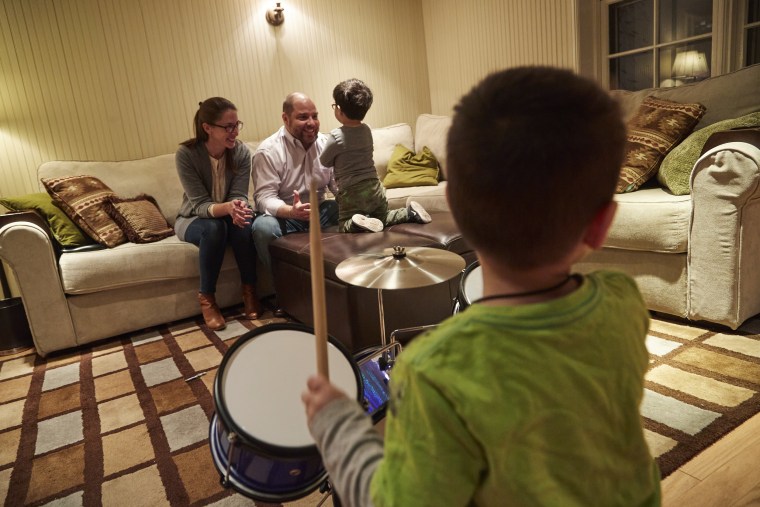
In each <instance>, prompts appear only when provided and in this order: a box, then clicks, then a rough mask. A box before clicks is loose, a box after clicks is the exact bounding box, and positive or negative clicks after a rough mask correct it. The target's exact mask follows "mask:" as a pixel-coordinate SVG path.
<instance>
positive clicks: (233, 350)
mask: <svg viewBox="0 0 760 507" xmlns="http://www.w3.org/2000/svg"><path fill="white" fill-rule="evenodd" d="M327 349H328V363H329V369H330V381H331V382H332V383H333V384H335V385H336V386H338V387H339V388H340V389H342V390H343V391H345V392H346V393H347V394H348V395H349V396H350V397H352V398H355V399H356V400H357V401H361V400H362V398H363V396H362V389H363V388H362V381H361V375H360V373H359V368H358V366H357V364H356V362H355V361H354V360H353V358H351V356H350V355H349V354H348V352H347V351H346V349H345V348H344V347H343V346H342V345H341V344H340V342H338V341H337V340H336V339H334V338H333V337H329V338H328V347H327ZM316 356H317V353H316V338H315V336H314V332H313V330H312V329H311V328H309V327H306V326H302V325H299V324H270V325H268V326H264V327H260V328H256V329H253V330H251V331H249V332H247V333H245V334H244V335H243V336H241V337H240V338H239V339H238V340H237V341H236V342H235V343H234V344H233V345H232V346H231V347H230V348H229V350H227V352H226V353H225V355H224V357H223V358H222V363H221V365H220V366H219V371H218V373H217V376H216V380H215V381H214V401H215V403H216V413H215V414H214V416H213V418H212V420H211V426H210V429H209V442H210V447H211V454H212V458H213V461H214V465H215V466H216V468H217V470H218V471H219V473H220V474H221V477H222V484H224V485H225V486H231V487H232V488H234V489H235V490H237V491H238V492H240V493H242V494H243V495H245V496H247V497H249V498H252V499H254V500H259V501H262V502H271V503H281V502H286V501H291V500H295V499H298V498H302V497H304V496H306V495H308V494H309V493H311V492H312V491H314V490H315V489H317V488H318V487H319V486H320V484H322V483H323V482H324V481H325V480H326V478H327V472H326V471H325V469H324V466H323V464H322V459H321V457H320V455H319V452H318V450H317V446H316V444H315V443H314V440H313V438H312V437H311V434H310V433H309V429H308V426H307V423H306V411H305V409H304V406H303V402H302V401H301V393H302V392H303V391H304V390H305V389H306V380H307V379H308V377H309V376H310V375H313V374H314V373H316Z"/></svg>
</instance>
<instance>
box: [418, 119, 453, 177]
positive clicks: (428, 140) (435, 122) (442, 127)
mask: <svg viewBox="0 0 760 507" xmlns="http://www.w3.org/2000/svg"><path fill="white" fill-rule="evenodd" d="M450 127H451V116H437V115H434V114H421V115H419V116H418V117H417V124H416V126H415V127H414V151H416V152H419V151H421V150H422V147H423V146H427V147H428V148H430V151H432V152H433V155H435V158H436V159H438V164H439V165H440V166H441V173H442V174H441V179H443V178H445V177H446V143H447V140H448V136H449V128H450Z"/></svg>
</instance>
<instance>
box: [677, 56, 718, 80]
mask: <svg viewBox="0 0 760 507" xmlns="http://www.w3.org/2000/svg"><path fill="white" fill-rule="evenodd" d="M709 73H710V69H708V68H707V58H705V54H704V53H702V52H701V51H682V52H680V53H678V54H677V55H676V59H675V61H674V62H673V73H672V75H673V77H674V78H677V79H683V80H684V81H692V80H693V81H697V80H699V79H704V78H706V77H707V76H708V75H709Z"/></svg>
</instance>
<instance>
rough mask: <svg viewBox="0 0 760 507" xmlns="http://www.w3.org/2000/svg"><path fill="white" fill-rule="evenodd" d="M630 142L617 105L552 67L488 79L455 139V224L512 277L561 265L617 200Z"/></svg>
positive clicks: (466, 105)
mask: <svg viewBox="0 0 760 507" xmlns="http://www.w3.org/2000/svg"><path fill="white" fill-rule="evenodd" d="M625 138H626V131H625V125H624V124H623V121H622V118H621V114H620V110H619V108H618V105H617V103H616V102H615V101H614V100H613V99H612V98H611V96H610V95H609V94H608V93H607V92H605V91H604V90H602V89H601V88H599V87H598V86H597V85H596V84H595V83H594V82H593V81H590V80H588V79H585V78H582V77H579V76H577V75H575V74H573V73H572V72H571V71H569V70H562V69H556V68H549V67H519V68H514V69H510V70H505V71H501V72H496V73H494V74H491V75H490V76H488V77H486V78H485V79H484V80H483V81H481V82H480V83H479V84H478V85H476V86H475V87H474V88H473V89H472V90H470V92H468V93H467V94H466V95H465V96H464V97H462V99H461V101H460V102H459V104H458V105H457V106H456V108H455V113H454V117H453V120H452V125H451V128H450V130H449V134H448V146H447V172H446V177H447V179H448V180H449V183H448V187H447V191H448V194H449V200H450V204H451V211H452V214H453V216H454V219H455V220H456V222H457V224H458V225H459V228H460V229H461V231H462V234H463V235H464V237H465V238H466V239H467V240H468V242H470V244H471V245H472V246H473V248H475V249H476V250H480V251H483V252H489V253H490V254H491V255H492V256H496V257H497V258H499V259H503V262H504V264H505V265H507V266H509V267H511V268H516V269H525V268H533V267H537V266H542V265H546V264H549V263H551V262H554V261H557V260H559V259H561V258H562V257H563V256H565V255H566V254H567V253H568V252H569V249H571V248H572V247H573V245H574V244H575V243H576V242H577V241H578V240H579V239H580V238H581V235H582V233H583V231H584V229H585V228H586V226H587V225H588V224H589V223H590V221H591V219H592V217H593V216H594V214H595V213H596V212H597V211H599V210H600V209H601V208H602V207H603V206H604V205H605V204H607V203H608V202H610V200H611V199H612V196H613V193H614V190H615V184H616V182H617V178H618V173H619V172H620V166H621V163H622V160H623V147H624V144H625Z"/></svg>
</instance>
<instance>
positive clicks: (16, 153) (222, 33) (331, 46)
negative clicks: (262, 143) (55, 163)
mask: <svg viewBox="0 0 760 507" xmlns="http://www.w3.org/2000/svg"><path fill="white" fill-rule="evenodd" d="M1 1H2V4H1V7H0V196H11V195H19V194H24V193H28V192H36V191H39V190H38V189H39V187H38V183H37V181H36V170H37V167H38V166H39V165H40V164H41V163H42V162H45V161H48V160H129V159H137V158H143V157H149V156H153V155H159V154H163V153H171V152H174V151H175V149H176V147H177V145H178V143H179V142H181V141H183V140H185V139H187V138H188V137H190V136H191V134H192V131H191V124H192V118H193V115H194V114H195V111H196V110H197V107H198V102H199V101H201V100H203V99H205V98H208V97H211V96H216V95H219V96H223V97H226V98H228V99H230V100H232V101H233V102H234V103H235V104H236V106H237V107H238V113H239V116H240V119H241V120H243V121H244V122H245V128H244V129H243V131H242V132H241V136H240V137H241V139H243V140H260V139H263V138H265V137H266V136H268V135H269V134H270V133H272V132H273V131H274V130H275V129H277V128H278V127H279V126H280V125H281V124H282V120H281V119H280V114H281V111H282V100H283V98H284V97H285V95H286V94H287V93H289V92H291V91H296V90H298V91H303V92H305V93H307V94H309V95H310V96H311V97H312V98H313V99H314V101H315V103H316V104H317V107H318V108H319V110H320V112H321V113H322V130H329V129H331V128H333V127H335V126H337V122H336V120H335V118H334V117H333V115H332V110H331V108H330V104H332V97H331V93H332V89H333V87H334V86H335V84H337V83H338V82H339V81H341V80H343V79H346V78H350V77H358V78H360V79H363V80H365V81H366V82H367V83H368V84H369V85H370V87H371V88H372V89H373V91H374V93H375V103H374V105H373V107H372V109H371V110H370V112H369V114H368V115H367V118H366V121H367V122H368V123H369V124H370V125H372V126H378V127H379V126H385V125H390V124H393V123H399V122H409V123H413V122H414V120H415V118H416V117H417V115H419V114H420V113H424V112H429V111H430V98H429V97H430V96H429V86H428V80H427V66H426V55H425V40H424V34H423V31H422V5H421V3H420V1H419V0H415V1H407V0H371V1H370V0H359V1H357V0H284V1H283V2H282V4H283V6H284V7H285V23H284V24H283V25H281V26H279V27H272V26H270V25H269V24H267V22H266V20H265V11H266V10H267V9H270V8H272V7H274V5H275V2H274V1H268V0H267V1H260V0H213V1H208V0H1Z"/></svg>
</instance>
